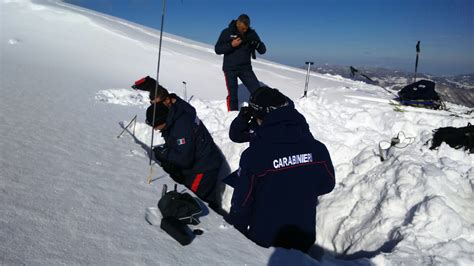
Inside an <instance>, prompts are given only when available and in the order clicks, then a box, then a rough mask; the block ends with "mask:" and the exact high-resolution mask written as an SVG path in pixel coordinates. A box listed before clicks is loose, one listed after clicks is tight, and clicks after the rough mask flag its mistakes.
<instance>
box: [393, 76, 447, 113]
mask: <svg viewBox="0 0 474 266" xmlns="http://www.w3.org/2000/svg"><path fill="white" fill-rule="evenodd" d="M398 97H399V98H398V101H400V103H401V104H404V105H411V106H416V107H426V108H432V109H440V108H441V107H442V103H441V98H440V97H439V95H438V93H437V92H436V91H435V83H434V82H433V81H429V80H419V81H417V82H415V83H412V84H410V85H408V86H405V87H404V88H403V89H401V90H400V91H399V92H398Z"/></svg>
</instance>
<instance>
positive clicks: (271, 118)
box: [223, 87, 335, 252]
mask: <svg viewBox="0 0 474 266" xmlns="http://www.w3.org/2000/svg"><path fill="white" fill-rule="evenodd" d="M229 136H230V138H231V139H232V140H233V141H235V142H249V147H248V148H247V149H246V150H244V151H243V153H242V156H241V158H240V162H239V169H238V170H237V171H235V172H234V173H232V174H231V175H229V176H228V177H226V178H224V180H223V181H224V183H226V184H227V185H229V186H231V187H233V188H234V191H233V195H232V200H231V208H230V213H229V215H228V216H227V217H225V219H226V221H227V222H229V223H230V224H232V225H233V226H234V227H235V228H236V229H238V230H239V231H240V232H242V233H243V234H244V235H245V236H247V237H248V238H249V239H250V240H252V241H254V242H255V243H256V244H258V245H260V246H262V247H270V246H274V247H283V248H288V249H298V250H301V251H303V252H307V251H308V250H309V248H310V247H311V246H312V245H313V243H314V241H315V238H316V229H315V228H316V206H317V202H318V196H320V195H323V194H326V193H329V192H331V191H332V190H333V189H334V186H335V173H334V166H333V164H332V161H331V157H330V155H329V152H328V150H327V148H326V146H325V145H324V144H323V143H321V142H319V141H318V140H316V139H314V137H313V135H312V134H311V132H310V130H309V126H308V123H307V122H306V119H305V118H304V117H303V115H301V114H300V113H299V112H298V111H297V110H296V109H295V106H294V103H293V102H292V101H291V100H290V99H289V98H288V97H286V96H285V95H283V94H282V93H281V92H280V91H278V90H277V89H273V88H269V87H262V88H259V89H257V90H256V91H255V92H254V93H252V95H251V98H250V106H249V107H247V108H246V109H244V110H241V111H240V113H239V115H237V117H236V118H235V119H234V121H232V124H231V128H230V130H229ZM282 195H284V196H282Z"/></svg>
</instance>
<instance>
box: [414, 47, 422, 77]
mask: <svg viewBox="0 0 474 266" xmlns="http://www.w3.org/2000/svg"><path fill="white" fill-rule="evenodd" d="M419 53H420V41H418V43H417V44H416V62H415V78H414V80H413V82H416V72H417V71H418V54H419Z"/></svg>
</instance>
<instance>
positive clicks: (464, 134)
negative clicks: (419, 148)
mask: <svg viewBox="0 0 474 266" xmlns="http://www.w3.org/2000/svg"><path fill="white" fill-rule="evenodd" d="M442 142H445V143H446V144H448V145H449V146H450V147H452V148H455V149H459V148H463V147H464V150H468V151H469V153H474V126H473V125H471V123H468V124H467V126H465V127H460V128H455V127H442V128H438V129H435V130H433V139H432V141H431V147H430V149H431V150H433V149H435V148H437V147H439V145H441V143H442Z"/></svg>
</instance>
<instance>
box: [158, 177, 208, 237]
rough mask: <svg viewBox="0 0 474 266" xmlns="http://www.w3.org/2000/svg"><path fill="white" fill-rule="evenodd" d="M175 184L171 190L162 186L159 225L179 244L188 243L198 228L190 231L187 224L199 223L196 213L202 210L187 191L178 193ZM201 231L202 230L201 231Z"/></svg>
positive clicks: (159, 203)
mask: <svg viewBox="0 0 474 266" xmlns="http://www.w3.org/2000/svg"><path fill="white" fill-rule="evenodd" d="M176 188H177V186H176V185H175V187H174V190H173V191H170V192H168V191H166V190H167V187H166V185H164V186H163V193H162V196H161V199H160V200H159V201H158V209H160V211H161V214H162V216H163V218H162V219H161V224H160V227H161V229H163V230H164V231H165V232H166V233H168V234H169V235H170V236H171V237H172V238H174V239H175V240H176V241H178V242H179V243H180V244H181V245H183V246H185V245H189V244H190V243H191V242H192V241H193V239H194V237H195V235H197V234H198V231H199V230H194V231H191V230H190V229H189V227H188V224H193V225H197V224H199V219H198V215H199V214H200V213H201V212H202V208H201V205H200V204H199V202H198V201H197V200H196V199H195V198H193V196H191V195H190V194H189V193H179V192H178V191H177V190H176ZM201 233H202V231H201Z"/></svg>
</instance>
